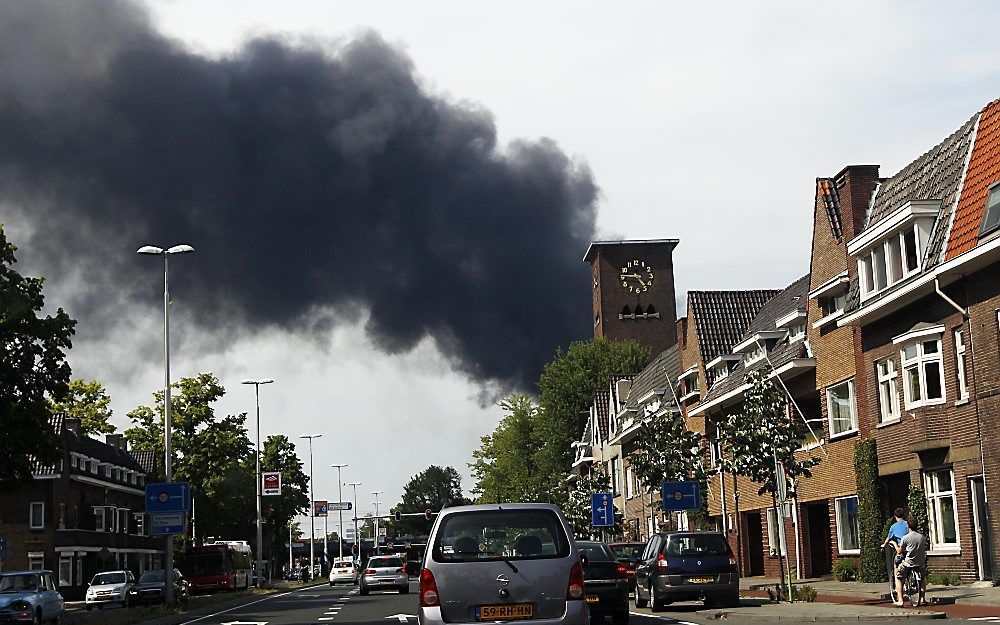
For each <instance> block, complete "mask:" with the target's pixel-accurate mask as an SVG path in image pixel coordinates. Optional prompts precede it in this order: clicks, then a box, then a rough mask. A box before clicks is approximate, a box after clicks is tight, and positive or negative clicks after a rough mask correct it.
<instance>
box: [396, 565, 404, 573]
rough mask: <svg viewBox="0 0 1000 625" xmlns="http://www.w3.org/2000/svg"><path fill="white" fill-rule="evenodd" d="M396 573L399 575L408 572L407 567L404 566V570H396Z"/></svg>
mask: <svg viewBox="0 0 1000 625" xmlns="http://www.w3.org/2000/svg"><path fill="white" fill-rule="evenodd" d="M396 572H397V573H405V572H406V567H405V566H404V567H403V568H401V569H396Z"/></svg>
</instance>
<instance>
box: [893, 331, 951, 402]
mask: <svg viewBox="0 0 1000 625" xmlns="http://www.w3.org/2000/svg"><path fill="white" fill-rule="evenodd" d="M932 342H936V343H937V352H936V353H933V354H931V355H927V354H926V353H925V352H924V343H932ZM941 343H942V341H941V335H940V334H936V335H933V336H922V337H919V338H917V339H915V340H913V341H909V342H907V343H905V344H904V345H903V346H902V348H901V349H900V350H899V362H900V365H901V366H900V370H901V371H902V374H903V407H904V408H905V409H906V410H910V409H912V408H920V407H921V406H933V405H937V404H943V403H945V402H946V401H947V400H948V389H947V388H946V387H945V383H944V354H943V353H942V351H941V347H942V346H941ZM910 347H916V350H917V351H916V355H915V356H913V357H912V358H907V357H906V350H907V348H910ZM932 363H936V364H937V366H938V380H939V384H940V385H941V397H939V398H934V399H927V369H926V365H927V364H932ZM913 368H916V370H917V379H918V386H919V387H920V397H916V398H914V397H911V393H910V381H909V370H910V369H913Z"/></svg>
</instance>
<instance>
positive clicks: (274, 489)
mask: <svg viewBox="0 0 1000 625" xmlns="http://www.w3.org/2000/svg"><path fill="white" fill-rule="evenodd" d="M263 476H264V491H263V494H264V495H280V494H281V473H278V472H273V473H264V474H263Z"/></svg>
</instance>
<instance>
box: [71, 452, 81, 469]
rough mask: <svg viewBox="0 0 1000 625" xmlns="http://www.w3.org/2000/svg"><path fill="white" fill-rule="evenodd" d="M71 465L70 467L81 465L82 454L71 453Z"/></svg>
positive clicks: (74, 467)
mask: <svg viewBox="0 0 1000 625" xmlns="http://www.w3.org/2000/svg"><path fill="white" fill-rule="evenodd" d="M69 466H70V468H73V469H76V468H77V467H79V466H80V456H78V455H76V454H70V455H69Z"/></svg>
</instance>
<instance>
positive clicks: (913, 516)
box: [906, 484, 929, 536]
mask: <svg viewBox="0 0 1000 625" xmlns="http://www.w3.org/2000/svg"><path fill="white" fill-rule="evenodd" d="M906 508H907V510H906V514H907V517H906V518H907V520H908V521H909V522H910V526H911V527H914V528H915V529H916V530H917V531H919V532H920V533H921V534H923V535H924V536H929V534H928V532H927V498H926V497H924V489H922V488H920V487H919V486H914V485H913V484H910V488H909V490H908V491H907V493H906Z"/></svg>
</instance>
